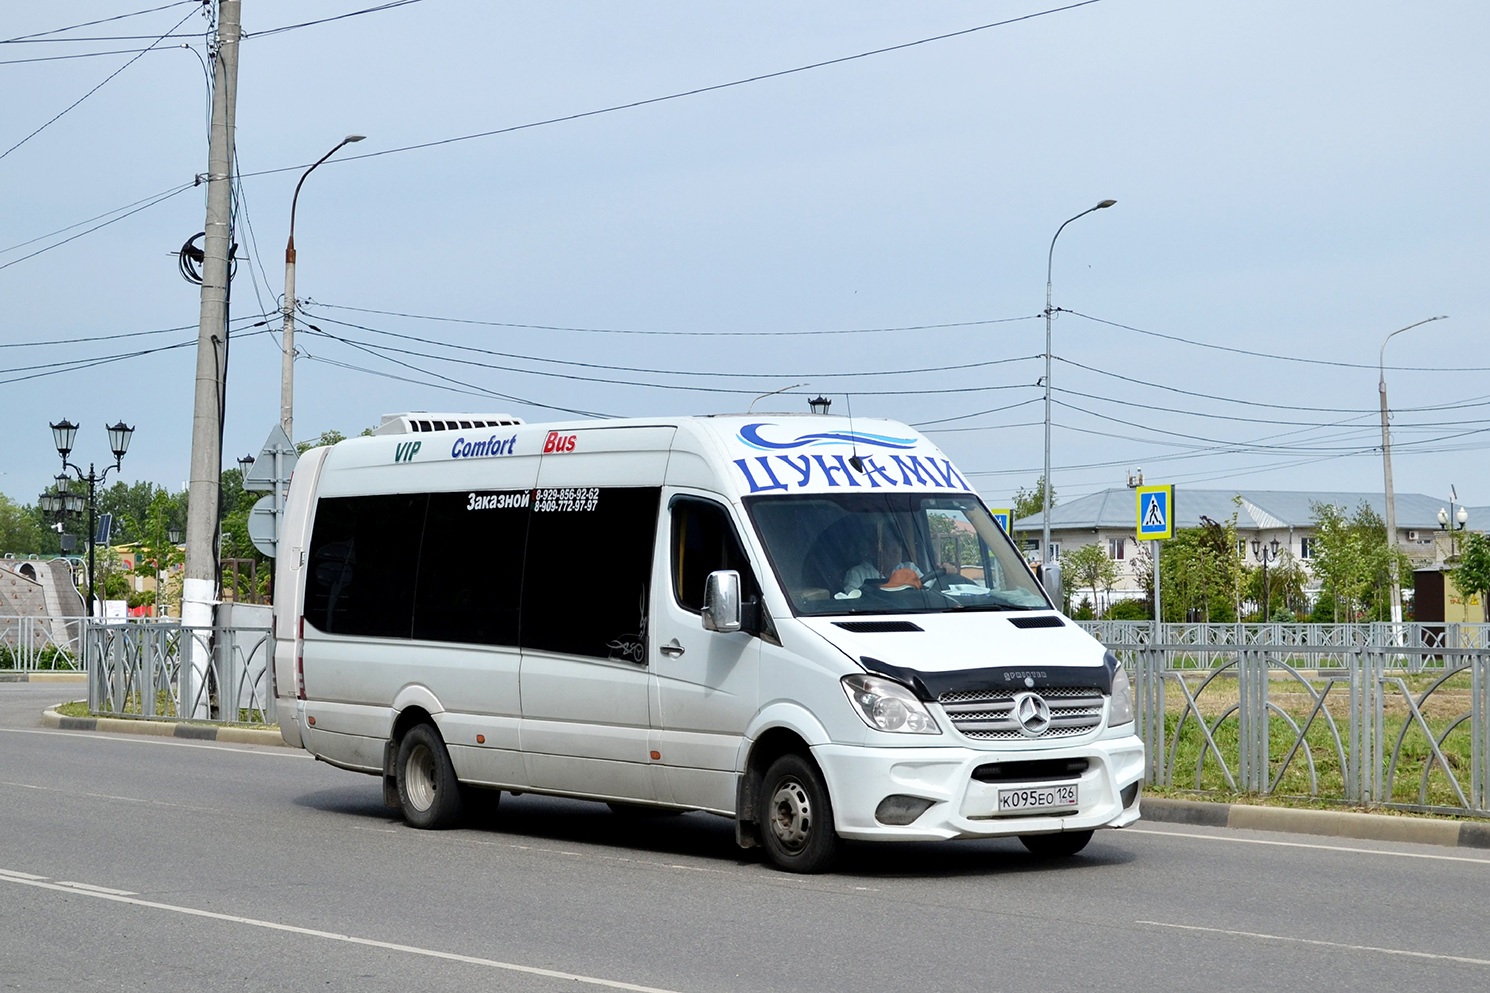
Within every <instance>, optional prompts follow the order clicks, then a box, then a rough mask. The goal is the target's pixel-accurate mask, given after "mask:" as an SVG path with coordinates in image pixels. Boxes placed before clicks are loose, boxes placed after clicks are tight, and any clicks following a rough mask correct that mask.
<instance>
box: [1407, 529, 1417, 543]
mask: <svg viewBox="0 0 1490 993" xmlns="http://www.w3.org/2000/svg"><path fill="white" fill-rule="evenodd" d="M1407 540H1408V541H1417V540H1418V533H1417V532H1416V531H1409V532H1407Z"/></svg>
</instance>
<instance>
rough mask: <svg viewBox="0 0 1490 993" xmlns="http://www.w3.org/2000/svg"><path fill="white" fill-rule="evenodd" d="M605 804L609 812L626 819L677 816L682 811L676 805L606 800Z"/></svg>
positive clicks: (655, 818)
mask: <svg viewBox="0 0 1490 993" xmlns="http://www.w3.org/2000/svg"><path fill="white" fill-rule="evenodd" d="M605 805H606V806H607V807H609V808H610V812H611V813H613V814H615V815H616V816H617V817H620V818H624V819H625V820H628V821H646V820H657V819H659V818H663V817H677V816H679V815H680V814H683V813H684V811H681V810H678V809H677V808H676V807H649V806H647V805H646V804H644V803H621V802H620V801H607V802H606V804H605Z"/></svg>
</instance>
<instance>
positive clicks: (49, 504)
mask: <svg viewBox="0 0 1490 993" xmlns="http://www.w3.org/2000/svg"><path fill="white" fill-rule="evenodd" d="M37 502H38V503H40V504H41V509H42V511H43V512H44V513H47V514H55V513H57V511H59V510H61V509H62V498H61V497H60V496H58V495H57V494H55V493H43V494H42V495H41V497H40V498H39V499H38V501H37Z"/></svg>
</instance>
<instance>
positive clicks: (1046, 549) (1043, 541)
mask: <svg viewBox="0 0 1490 993" xmlns="http://www.w3.org/2000/svg"><path fill="white" fill-rule="evenodd" d="M1115 203H1117V201H1116V200H1103V201H1102V202H1101V203H1099V204H1097V205H1096V206H1095V207H1088V208H1087V209H1086V210H1083V211H1082V212H1081V213H1079V214H1077V215H1076V216H1075V217H1071V218H1068V219H1067V220H1066V221H1064V222H1063V223H1062V224H1061V226H1060V227H1058V228H1056V229H1055V237H1054V238H1051V239H1050V251H1049V252H1047V253H1046V255H1045V478H1044V480H1043V487H1042V488H1043V489H1044V490H1045V492H1044V493H1043V494H1042V495H1041V504H1042V510H1041V513H1040V564H1041V565H1042V566H1043V565H1046V564H1048V563H1049V562H1050V318H1051V315H1052V314H1053V313H1054V310H1053V309H1052V307H1051V294H1050V290H1051V272H1052V267H1053V265H1054V263H1055V242H1056V238H1059V237H1060V236H1061V232H1062V231H1064V230H1066V225H1067V224H1070V223H1071V222H1072V221H1074V220H1077V219H1078V218H1082V217H1085V216H1086V215H1088V214H1090V213H1091V212H1092V211H1094V210H1105V209H1107V208H1108V207H1111V206H1112V205H1113V204H1115Z"/></svg>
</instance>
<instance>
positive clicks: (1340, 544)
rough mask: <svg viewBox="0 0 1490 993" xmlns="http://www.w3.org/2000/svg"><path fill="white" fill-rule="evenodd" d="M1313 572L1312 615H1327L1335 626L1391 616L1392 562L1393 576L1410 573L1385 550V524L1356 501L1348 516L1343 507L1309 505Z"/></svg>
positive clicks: (1404, 563)
mask: <svg viewBox="0 0 1490 993" xmlns="http://www.w3.org/2000/svg"><path fill="white" fill-rule="evenodd" d="M1313 510H1314V527H1315V542H1314V543H1315V547H1316V549H1317V551H1316V553H1315V556H1314V574H1315V575H1316V576H1318V577H1319V579H1320V599H1321V602H1320V603H1316V604H1315V609H1314V613H1313V615H1312V616H1314V617H1321V616H1325V614H1326V611H1325V608H1326V606H1327V607H1328V615H1327V616H1329V617H1330V618H1332V619H1333V621H1334V622H1335V623H1337V624H1338V623H1340V622H1342V621H1355V620H1368V619H1370V620H1383V619H1385V618H1387V617H1389V616H1390V614H1391V575H1392V573H1391V563H1392V558H1393V556H1396V558H1397V569H1398V573H1399V575H1410V574H1411V569H1412V567H1411V565H1410V564H1409V563H1408V561H1407V557H1406V556H1405V555H1403V554H1402V553H1401V552H1400V551H1397V550H1395V549H1393V548H1390V547H1389V546H1388V545H1387V540H1386V526H1385V524H1383V523H1382V520H1381V518H1380V517H1379V516H1377V514H1376V512H1375V511H1374V510H1372V509H1371V507H1370V505H1369V504H1367V503H1365V502H1364V501H1362V503H1361V504H1360V506H1358V507H1357V508H1356V510H1355V513H1354V514H1351V515H1348V516H1347V514H1346V511H1345V508H1344V507H1339V506H1335V505H1333V504H1315V505H1314V507H1313Z"/></svg>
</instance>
